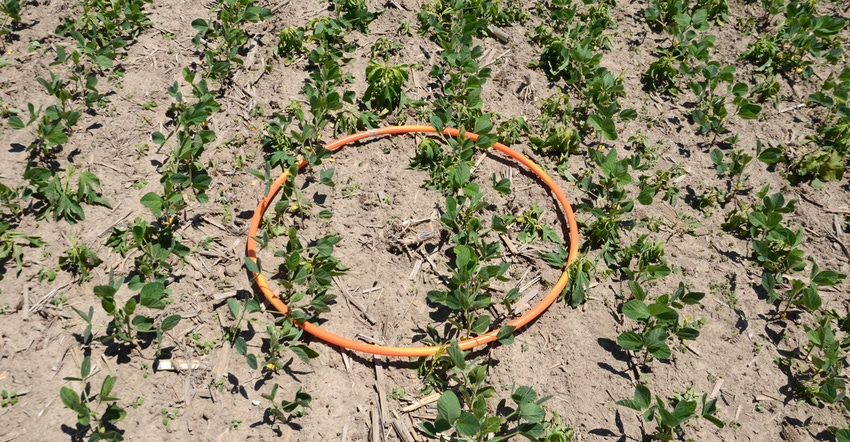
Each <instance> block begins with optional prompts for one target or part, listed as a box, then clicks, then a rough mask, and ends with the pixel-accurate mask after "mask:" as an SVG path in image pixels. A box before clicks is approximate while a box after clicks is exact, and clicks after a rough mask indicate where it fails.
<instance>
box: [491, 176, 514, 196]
mask: <svg viewBox="0 0 850 442" xmlns="http://www.w3.org/2000/svg"><path fill="white" fill-rule="evenodd" d="M493 189H494V190H496V192H499V193H500V194H502V195H510V193H511V181H510V180H509V179H507V178H502V179H501V180H499V182H498V183H496V184H494V185H493Z"/></svg>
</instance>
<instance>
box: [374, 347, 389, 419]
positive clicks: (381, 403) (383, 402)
mask: <svg viewBox="0 0 850 442" xmlns="http://www.w3.org/2000/svg"><path fill="white" fill-rule="evenodd" d="M374 363H375V390H376V391H377V392H378V408H379V409H380V411H381V422H382V423H384V424H386V423H388V422H389V421H390V420H389V415H388V414H387V413H388V410H387V392H386V390H385V389H384V360H383V358H382V357H380V356H375V358H374ZM382 428H383V426H382ZM382 433H383V431H382Z"/></svg>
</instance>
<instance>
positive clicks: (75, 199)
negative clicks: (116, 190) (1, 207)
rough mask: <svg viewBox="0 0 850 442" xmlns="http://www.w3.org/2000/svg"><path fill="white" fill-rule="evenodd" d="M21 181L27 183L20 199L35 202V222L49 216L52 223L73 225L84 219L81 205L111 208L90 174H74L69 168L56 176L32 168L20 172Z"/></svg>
mask: <svg viewBox="0 0 850 442" xmlns="http://www.w3.org/2000/svg"><path fill="white" fill-rule="evenodd" d="M75 177H76V179H77V180H76V181H77V188H76V189H72V187H71V183H72V181H73V179H74V178H75ZM24 179H25V180H27V181H28V182H29V184H28V185H27V187H26V188H25V189H24V191H23V193H22V194H21V198H23V199H26V198H33V199H36V200H38V202H39V205H38V206H37V207H36V217H37V218H39V219H40V218H44V217H45V216H46V215H47V214H48V213H49V214H51V215H52V218H53V221H58V220H59V219H64V220H65V221H66V222H68V224H76V223H77V222H79V221H83V220H85V219H86V214H85V212H84V211H83V208H82V206H81V205H80V204H81V203H87V204H96V205H99V206H104V207H108V208H110V209H111V208H112V205H111V204H109V201H107V200H106V198H103V197H102V196H100V195H99V188H100V179H98V177H97V176H96V175H95V174H93V173H91V172H86V171H79V172H78V171H77V169H76V168H74V167H71V168H69V169H68V170H67V171H65V173H63V174H58V173H54V172H52V171H51V170H49V169H45V168H41V167H35V168H30V169H27V171H26V172H24Z"/></svg>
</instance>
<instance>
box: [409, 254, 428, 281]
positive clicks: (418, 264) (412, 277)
mask: <svg viewBox="0 0 850 442" xmlns="http://www.w3.org/2000/svg"><path fill="white" fill-rule="evenodd" d="M423 262H424V261H422V259H418V260H416V262H415V263H413V270H411V271H410V275H409V276H408V277H407V279H409V280H411V281H415V280H416V276H417V275H419V269H420V268H421V267H422V263H423Z"/></svg>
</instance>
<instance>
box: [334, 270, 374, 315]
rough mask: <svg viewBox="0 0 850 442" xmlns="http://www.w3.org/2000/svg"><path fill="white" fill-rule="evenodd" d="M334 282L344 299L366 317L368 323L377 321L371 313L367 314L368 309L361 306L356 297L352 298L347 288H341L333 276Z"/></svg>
mask: <svg viewBox="0 0 850 442" xmlns="http://www.w3.org/2000/svg"><path fill="white" fill-rule="evenodd" d="M334 282H335V283H336V286H337V287H338V288H339V291H340V292H342V296H344V297H345V299H346V300H347V301H348V302H350V303H351V305H353V306H354V308H356V309H357V310H359V311H360V313H361V314H362V315H363V317H364V318H366V320H367V321H369V323H370V324H372V325H375V324H377V323H378V321H376V320H375V318H373V317H372V315H370V314H369V311H368V310H366V308H365V307H363V306H362V305H361V304H360V303H359V302H357V300H356V299H354V298H352V297H351V295H349V294H348V291H347V290H345V289H344V288H342V284H340V283H339V280H338V279H337V278H334Z"/></svg>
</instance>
